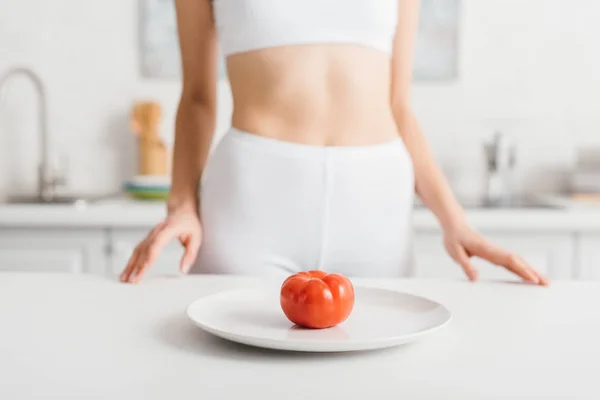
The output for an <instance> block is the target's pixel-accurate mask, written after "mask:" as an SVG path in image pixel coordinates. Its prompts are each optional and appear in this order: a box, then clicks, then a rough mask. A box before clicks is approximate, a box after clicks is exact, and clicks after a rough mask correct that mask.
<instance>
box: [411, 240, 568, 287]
mask: <svg viewBox="0 0 600 400" xmlns="http://www.w3.org/2000/svg"><path fill="white" fill-rule="evenodd" d="M482 233H483V234H484V235H485V236H486V237H487V238H488V239H489V240H490V241H491V242H493V243H495V244H497V245H499V246H501V247H503V248H505V249H507V250H509V251H511V252H513V253H516V254H519V255H521V256H522V257H523V258H524V259H525V260H526V261H527V262H528V263H529V264H530V265H531V266H533V267H534V268H536V269H537V270H538V271H540V272H541V273H542V274H545V275H546V276H549V277H550V278H552V279H570V278H571V277H572V270H573V259H574V245H573V238H572V237H571V235H569V234H563V233H556V234H552V233H549V234H539V233H531V234H529V233H519V234H513V233H506V232H482ZM471 261H472V263H473V265H474V266H475V267H476V268H477V269H478V271H479V276H480V278H481V279H484V280H510V281H516V280H519V278H518V277H516V276H515V275H514V274H512V273H510V272H508V271H507V270H505V269H504V268H499V267H497V266H495V265H493V264H491V263H489V262H487V261H483V260H481V259H478V258H472V260H471ZM453 263H454V262H453V260H451V259H450V257H449V256H448V255H447V253H446V251H445V249H444V246H443V243H442V235H441V233H425V234H417V235H416V238H415V276H418V277H439V278H463V279H464V274H463V272H462V269H461V268H460V266H458V265H453Z"/></svg>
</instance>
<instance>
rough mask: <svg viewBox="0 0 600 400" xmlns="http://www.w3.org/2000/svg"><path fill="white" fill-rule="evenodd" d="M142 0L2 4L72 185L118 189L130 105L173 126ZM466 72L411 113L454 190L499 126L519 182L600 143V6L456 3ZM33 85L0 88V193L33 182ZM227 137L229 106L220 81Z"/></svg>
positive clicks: (9, 60) (423, 86)
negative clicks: (150, 71)
mask: <svg viewBox="0 0 600 400" xmlns="http://www.w3.org/2000/svg"><path fill="white" fill-rule="evenodd" d="M137 11H138V2H137V1H136V0H103V1H78V0H52V1H45V0H1V1H0V71H4V70H6V69H7V68H9V67H11V66H13V65H17V64H22V65H27V66H30V67H32V68H34V69H35V70H36V71H38V72H39V74H40V75H41V76H42V78H43V79H44V82H45V83H46V87H47V91H48V97H49V117H50V118H49V128H50V131H51V134H52V135H53V138H54V139H53V142H54V145H55V150H56V151H57V152H59V153H66V154H67V155H68V158H69V170H70V178H71V181H70V189H72V190H75V191H104V190H113V189H117V188H118V187H119V185H120V183H121V182H122V180H123V179H124V178H125V177H127V176H129V175H131V173H132V172H133V171H134V165H135V147H134V143H133V138H132V136H131V133H129V131H128V129H127V123H128V112H129V108H130V106H131V104H132V102H133V100H134V99H138V98H139V99H150V98H151V99H155V100H158V101H160V102H161V103H162V105H163V106H164V108H165V112H166V116H165V120H164V124H163V127H164V131H165V135H166V136H170V135H171V134H172V120H173V116H174V112H175V107H176V105H177V99H178V94H179V90H180V85H179V84H178V83H176V82H156V81H148V80H143V79H141V78H140V74H139V70H140V66H139V58H138V47H137V44H138V40H139V38H138V27H137ZM461 13H462V14H461V19H462V21H461V34H460V35H461V49H460V51H461V57H460V77H459V79H458V80H457V81H455V82H448V83H419V84H417V85H416V86H415V88H414V97H413V98H414V107H415V110H416V112H417V114H418V116H419V119H420V121H421V122H422V125H423V127H424V130H425V133H426V134H427V136H428V137H429V138H430V141H431V144H432V146H433V149H434V151H435V153H436V154H437V155H438V157H439V159H440V161H441V162H442V164H443V165H444V168H445V169H446V170H447V171H448V174H449V177H450V179H451V181H452V183H453V185H454V187H455V188H456V190H457V191H459V192H461V193H468V194H470V193H474V192H477V191H478V190H479V189H480V184H481V178H482V171H483V169H482V167H483V153H482V147H481V143H482V141H483V140H484V139H485V138H486V137H487V136H488V135H490V134H491V133H492V132H493V130H494V129H496V128H499V129H503V130H504V131H505V132H506V133H508V134H510V135H512V136H513V137H514V138H515V139H516V140H517V141H518V144H519V159H518V162H519V166H518V167H519V170H518V179H517V183H518V184H519V186H520V187H521V188H523V189H530V190H532V189H533V188H536V187H538V186H542V187H544V188H546V189H560V188H562V187H563V186H564V182H565V171H566V170H567V169H568V168H569V166H570V165H571V164H572V162H573V159H574V153H575V148H576V146H579V145H589V144H598V145H600V112H598V111H600V45H599V44H598V42H597V40H598V39H597V38H599V37H600V24H599V23H598V21H600V2H597V1H595V0H462V12H461ZM32 96H33V92H32V90H31V88H30V87H29V86H28V83H27V82H26V81H24V80H19V81H15V82H14V83H13V84H12V85H11V86H10V88H9V90H8V91H7V92H3V93H2V95H0V194H3V193H6V192H8V191H9V190H10V191H15V190H33V189H34V187H35V168H34V162H35V160H36V157H37V143H38V142H37V136H36V134H37V131H36V121H35V116H36V111H35V109H34V108H33V106H34V104H35V102H34V98H33V97H32ZM220 99H221V100H220V104H221V107H220V110H219V117H218V120H219V128H218V130H219V132H222V131H224V130H225V129H226V127H227V125H228V118H229V115H230V111H231V102H230V99H229V98H228V88H227V87H226V86H222V87H221V92H220Z"/></svg>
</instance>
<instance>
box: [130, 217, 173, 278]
mask: <svg viewBox="0 0 600 400" xmlns="http://www.w3.org/2000/svg"><path fill="white" fill-rule="evenodd" d="M165 227H166V224H165V223H161V224H159V225H157V226H156V227H155V228H154V229H153V230H152V231H151V232H150V233H149V234H148V236H147V237H146V239H144V240H143V241H142V242H141V243H140V244H139V245H138V246H137V247H136V248H135V250H134V252H133V254H132V255H131V258H130V259H129V262H128V263H127V266H126V267H125V270H124V271H123V273H122V274H121V276H120V280H121V282H130V283H136V282H139V280H140V279H141V278H142V276H143V275H144V273H145V271H146V270H147V269H148V268H149V267H150V266H151V265H152V264H153V263H154V261H155V260H156V258H157V257H158V254H160V251H161V250H162V248H163V247H164V246H165V245H166V243H167V242H168V241H169V240H170V239H171V237H170V236H171V235H172V234H173V230H172V229H166V228H165Z"/></svg>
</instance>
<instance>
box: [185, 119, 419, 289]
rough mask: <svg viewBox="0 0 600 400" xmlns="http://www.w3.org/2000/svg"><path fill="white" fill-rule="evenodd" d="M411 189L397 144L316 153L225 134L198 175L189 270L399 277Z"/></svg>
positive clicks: (405, 260) (407, 163)
mask: <svg viewBox="0 0 600 400" xmlns="http://www.w3.org/2000/svg"><path fill="white" fill-rule="evenodd" d="M413 193H414V176H413V168H412V163H411V159H410V157H409V154H408V152H407V150H406V148H405V147H404V144H403V142H402V140H401V139H400V138H398V139H395V140H392V141H390V142H386V143H384V144H375V145H369V146H339V147H321V146H311V145H304V144H296V143H290V142H284V141H279V140H275V139H269V138H264V137H261V136H257V135H253V134H250V133H245V132H242V131H239V130H236V129H231V130H230V131H229V132H228V133H227V134H225V136H224V137H223V139H222V140H221V141H220V143H219V144H218V145H217V146H216V148H215V150H214V152H213V154H212V155H211V157H210V158H209V161H208V163H207V166H206V168H205V174H204V175H203V178H202V183H201V194H200V204H201V212H200V215H201V220H202V227H203V231H204V232H203V240H202V245H201V247H200V251H199V256H198V260H197V261H196V263H195V265H194V266H193V267H192V269H191V272H192V273H210V274H238V275H258V276H282V277H283V276H286V275H289V274H291V273H294V272H298V271H303V270H309V269H321V270H324V271H327V272H330V273H333V272H339V273H343V274H346V275H347V276H349V277H399V276H403V275H405V274H406V273H407V272H408V269H409V268H410V260H411V253H410V247H411V246H410V244H411V243H410V242H411V221H410V217H411V210H412V207H413Z"/></svg>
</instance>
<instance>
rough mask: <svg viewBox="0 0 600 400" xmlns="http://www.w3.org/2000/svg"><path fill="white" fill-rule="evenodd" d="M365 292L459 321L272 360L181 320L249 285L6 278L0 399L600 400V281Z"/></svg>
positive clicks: (457, 284) (415, 283) (436, 285)
mask: <svg viewBox="0 0 600 400" xmlns="http://www.w3.org/2000/svg"><path fill="white" fill-rule="evenodd" d="M274 283H275V282H274ZM361 283H367V284H370V285H378V286H381V287H386V288H394V289H398V290H401V291H406V292H409V293H414V294H419V295H423V296H427V297H429V298H431V299H433V300H436V301H439V302H441V303H442V304H444V305H446V306H447V307H448V308H449V309H450V310H451V311H452V313H453V320H452V322H451V323H450V324H449V325H447V326H446V327H444V328H443V329H441V330H438V331H436V332H434V333H432V334H431V335H429V336H426V337H424V338H423V339H422V340H420V341H418V342H415V343H413V344H410V345H405V346H400V347H396V348H392V349H387V350H378V351H371V352H360V353H345V354H306V353H287V352H276V351H267V350H261V349H256V348H251V347H245V346H243V345H238V344H234V343H230V342H226V341H224V340H221V339H217V338H214V337H212V336H211V335H209V334H207V333H205V332H203V331H201V330H200V329H199V328H197V327H195V326H194V325H193V324H192V323H191V322H190V321H188V319H187V317H186V315H185V308H186V306H187V305H188V304H189V303H190V302H192V301H193V300H195V299H196V298H198V297H199V296H203V295H207V294H209V293H213V292H216V291H220V290H224V289H231V288H239V287H250V286H253V285H257V284H259V282H258V281H256V280H254V279H251V278H241V277H226V276H190V277H180V278H161V277H158V278H152V279H147V280H145V281H143V282H142V283H141V284H139V285H135V286H133V285H125V284H120V283H118V282H116V281H113V280H110V279H107V278H103V277H97V276H92V275H72V274H58V273H57V274H39V273H32V274H25V273H4V274H0V399H6V400H9V399H10V400H19V399H38V398H39V399H42V398H43V399H50V398H51V399H63V400H64V399H127V400H134V399H146V400H152V399H174V400H175V399H257V400H258V399H260V400H266V399H288V400H294V399H321V398H323V399H363V398H368V399H373V400H375V399H445V400H447V399H460V400H468V399H598V398H600V385H599V384H598V371H599V369H598V361H599V360H600V312H599V311H598V305H600V283H585V282H578V283H575V282H573V283H566V282H565V283H554V284H553V285H552V286H551V287H550V288H541V287H533V286H528V285H522V284H515V283H504V284H503V283H484V282H480V283H476V284H471V283H467V282H462V281H436V280H397V281H391V280H385V281H383V280H369V281H355V284H357V285H358V284H361Z"/></svg>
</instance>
